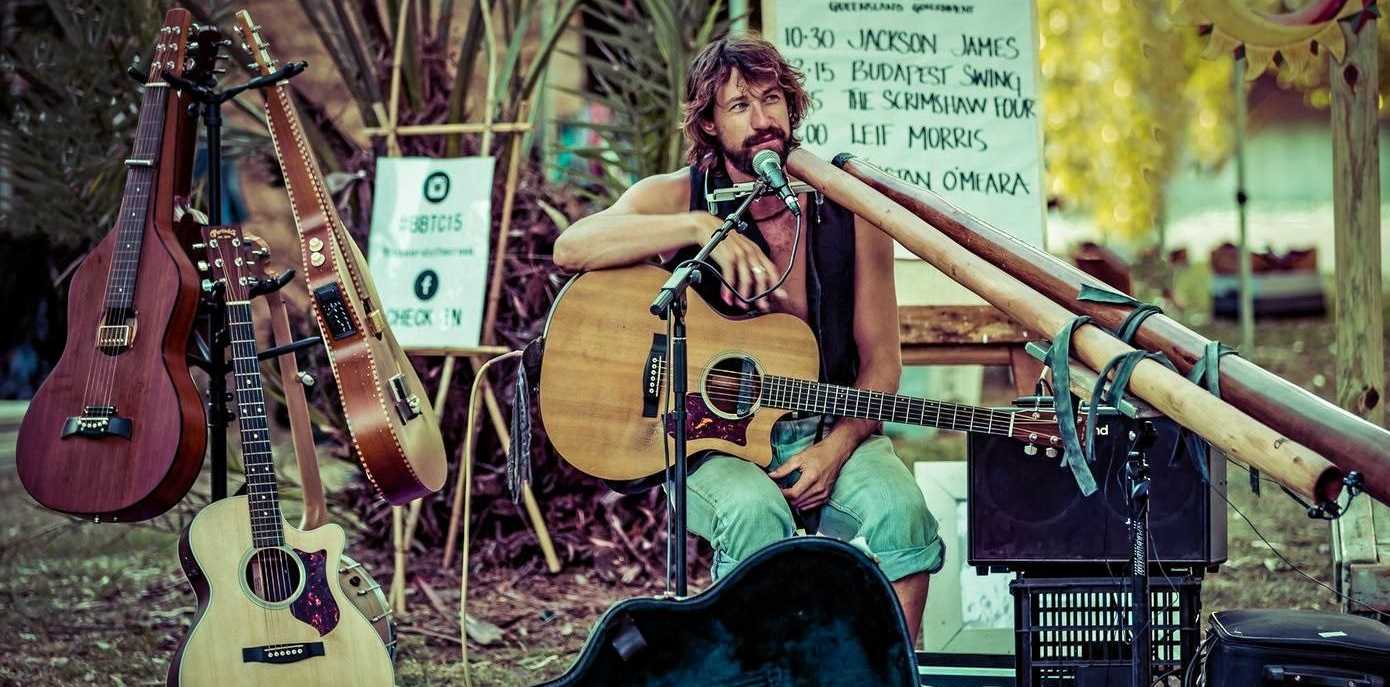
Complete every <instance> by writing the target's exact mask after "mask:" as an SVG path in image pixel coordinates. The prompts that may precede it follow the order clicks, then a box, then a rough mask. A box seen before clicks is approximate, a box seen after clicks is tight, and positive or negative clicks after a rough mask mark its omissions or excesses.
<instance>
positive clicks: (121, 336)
mask: <svg viewBox="0 0 1390 687" xmlns="http://www.w3.org/2000/svg"><path fill="white" fill-rule="evenodd" d="M133 345H135V325H134V323H133V322H132V323H130V324H103V325H101V326H99V327H97V350H99V351H101V352H103V353H106V354H107V355H116V354H117V353H120V352H121V351H125V350H129V349H130V347H131V346H133Z"/></svg>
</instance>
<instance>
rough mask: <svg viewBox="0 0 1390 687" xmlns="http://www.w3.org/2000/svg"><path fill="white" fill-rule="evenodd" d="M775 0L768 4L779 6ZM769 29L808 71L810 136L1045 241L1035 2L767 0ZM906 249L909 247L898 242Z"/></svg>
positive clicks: (820, 147) (813, 144)
mask: <svg viewBox="0 0 1390 687" xmlns="http://www.w3.org/2000/svg"><path fill="white" fill-rule="evenodd" d="M774 5H775V7H770V6H774ZM764 7H765V8H770V9H773V12H771V13H769V14H770V15H771V16H770V17H769V19H770V20H771V22H770V24H769V27H768V38H769V39H770V40H772V41H773V42H774V43H775V44H776V45H777V46H778V48H779V49H780V50H781V51H782V53H783V55H784V56H785V57H786V58H787V59H788V60H789V61H790V62H791V63H792V64H793V65H795V66H797V67H799V68H800V69H801V70H802V71H803V72H805V74H806V86H807V90H808V91H809V92H810V94H811V100H812V108H813V109H812V111H811V112H810V114H809V115H808V116H807V118H806V121H805V122H804V123H803V124H802V126H801V139H802V144H803V145H804V146H805V147H806V148H807V149H809V150H810V151H812V152H814V153H816V154H817V155H820V156H821V157H823V158H824V159H827V160H828V159H830V158H832V157H834V156H835V155H836V154H839V153H852V154H854V155H856V156H859V157H863V158H866V159H868V160H869V161H871V162H873V163H874V164H876V165H878V166H879V167H882V168H884V169H885V170H887V171H889V172H890V173H892V174H894V175H896V176H898V177H900V178H902V179H904V180H907V181H909V182H911V183H914V184H917V185H919V186H923V187H926V188H928V189H931V190H932V191H935V192H936V193H939V194H941V195H942V196H943V197H945V198H946V199H947V200H950V201H951V202H952V203H954V204H956V205H957V206H959V207H960V208H962V209H964V210H966V211H968V212H970V213H972V214H974V215H976V216H979V217H980V218H982V219H984V220H986V221H988V222H989V223H991V224H993V225H995V226H996V227H999V228H1000V229H1002V230H1004V231H1007V232H1009V233H1010V234H1012V235H1014V236H1015V237H1017V238H1019V239H1022V240H1024V241H1027V242H1028V243H1030V244H1032V245H1035V246H1042V245H1043V208H1044V198H1045V193H1044V189H1043V186H1042V131H1041V121H1040V113H1039V111H1038V102H1039V101H1038V77H1037V74H1038V40H1037V30H1036V27H1035V19H1034V14H1035V12H1034V8H1033V2H1032V1H1031V0H938V1H933V2H908V1H904V2H846V1H838V0H766V2H765V3H764ZM899 256H900V257H904V256H911V254H910V253H906V251H904V250H903V249H902V248H901V247H899Z"/></svg>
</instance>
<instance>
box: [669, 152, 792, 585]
mask: <svg viewBox="0 0 1390 687" xmlns="http://www.w3.org/2000/svg"><path fill="white" fill-rule="evenodd" d="M768 189H769V187H768V185H767V183H766V182H764V181H762V180H761V179H759V180H758V182H757V186H755V187H754V191H753V193H750V194H749V195H748V197H747V198H745V199H744V201H743V204H742V205H740V206H739V207H738V209H737V210H734V211H733V212H732V213H730V214H729V216H728V217H725V218H724V223H723V224H721V225H720V226H719V230H718V231H716V232H714V235H713V236H711V237H710V238H709V240H708V241H706V242H705V245H703V246H701V247H700V252H698V253H696V254H695V257H693V258H691V259H689V260H686V261H685V262H683V263H681V264H680V265H678V266H677V267H676V269H675V271H673V272H672V273H671V277H670V278H669V279H667V280H666V283H665V284H662V286H661V289H660V290H659V291H658V292H657V294H656V298H655V299H654V300H652V305H651V308H650V310H651V313H652V314H653V315H655V316H657V317H659V318H661V319H663V320H666V321H667V322H668V323H670V327H671V340H670V341H669V342H668V345H669V347H670V348H669V350H670V358H671V367H670V372H671V376H670V380H671V382H670V384H671V394H672V396H673V397H674V398H675V402H674V404H675V408H673V409H671V410H669V411H668V414H667V418H668V420H669V422H670V424H669V425H668V426H670V427H672V431H673V433H674V434H675V449H674V453H675V454H676V455H675V460H674V462H673V465H672V466H671V467H669V468H668V470H667V473H666V486H667V494H668V498H670V499H671V506H672V510H673V511H674V513H673V514H672V516H671V519H670V520H668V521H667V542H666V591H667V593H669V594H674V595H675V596H677V597H684V596H686V594H687V591H688V590H687V580H686V572H687V571H686V567H687V566H686V562H685V548H686V542H687V541H688V539H689V533H688V529H687V527H686V522H685V497H686V483H685V480H686V476H687V468H688V463H687V460H686V447H685V440H686V437H685V429H686V409H685V396H686V379H685V370H686V351H685V289H686V287H688V286H690V285H691V284H699V283H700V279H701V274H700V268H701V266H702V265H704V262H705V260H706V259H708V258H709V254H710V253H711V252H712V251H714V248H715V246H718V245H719V243H720V242H721V241H723V240H724V237H726V236H728V235H729V232H731V231H733V230H735V229H738V230H739V231H743V230H744V229H745V228H746V227H747V226H748V225H747V223H746V222H744V221H743V213H745V212H747V211H748V206H749V205H752V203H753V201H754V200H756V199H758V198H759V197H761V196H762V195H763V194H765V193H766V192H767V191H768ZM663 441H664V439H663Z"/></svg>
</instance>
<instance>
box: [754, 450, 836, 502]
mask: <svg viewBox="0 0 1390 687" xmlns="http://www.w3.org/2000/svg"><path fill="white" fill-rule="evenodd" d="M848 458H849V454H848V453H845V452H843V451H840V450H837V449H836V448H835V446H834V445H833V444H832V443H830V442H825V441H822V442H820V443H818V444H812V445H811V447H810V448H808V449H806V450H805V451H802V452H801V453H798V454H796V455H795V456H792V458H791V459H790V460H788V461H787V462H785V463H783V464H782V465H780V466H778V467H777V469H776V470H773V471H772V472H769V473H768V477H771V478H772V479H773V480H779V479H782V478H783V477H786V476H787V475H790V474H792V473H793V472H794V471H796V470H798V469H799V470H801V476H800V477H799V478H798V479H797V480H796V483H795V484H793V485H791V486H790V487H787V488H785V489H782V495H783V496H785V497H786V498H787V502H788V503H790V504H791V505H792V507H793V508H795V509H797V510H811V509H812V508H818V507H820V506H821V505H822V504H824V503H825V502H826V501H827V500H829V499H830V491H831V489H833V488H834V487H835V480H836V478H838V477H839V476H840V468H842V467H844V465H845V460H847V459H848Z"/></svg>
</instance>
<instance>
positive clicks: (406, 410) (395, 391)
mask: <svg viewBox="0 0 1390 687" xmlns="http://www.w3.org/2000/svg"><path fill="white" fill-rule="evenodd" d="M386 385H387V386H388V387H390V388H391V403H392V404H393V405H395V406H396V413H397V414H398V415H400V416H401V422H403V423H404V422H410V421H411V420H414V419H415V418H417V417H419V416H420V397H419V396H416V395H415V394H410V393H407V392H406V389H405V376H404V375H396V376H395V377H392V378H391V379H388V380H386Z"/></svg>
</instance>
